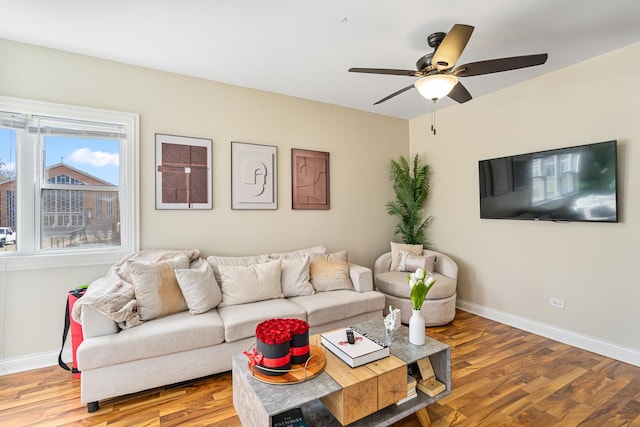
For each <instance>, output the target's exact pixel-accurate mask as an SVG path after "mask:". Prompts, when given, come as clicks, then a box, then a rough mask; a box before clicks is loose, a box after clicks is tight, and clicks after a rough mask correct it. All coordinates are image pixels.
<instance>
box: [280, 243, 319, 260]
mask: <svg viewBox="0 0 640 427" xmlns="http://www.w3.org/2000/svg"><path fill="white" fill-rule="evenodd" d="M326 253H327V248H325V247H324V246H322V245H318V246H313V247H310V248H305V249H298V250H297V251H293V252H282V253H279V254H271V255H269V258H272V259H278V258H280V259H292V258H302V257H305V256H308V255H311V254H326Z"/></svg>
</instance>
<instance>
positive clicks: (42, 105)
mask: <svg viewBox="0 0 640 427" xmlns="http://www.w3.org/2000/svg"><path fill="white" fill-rule="evenodd" d="M0 111H3V112H11V113H19V114H25V115H39V116H48V117H55V118H60V119H65V120H82V121H90V122H103V123H111V124H119V125H123V126H124V127H125V129H126V134H127V138H126V142H125V143H121V147H120V176H119V187H120V188H121V192H120V198H121V200H120V205H121V207H120V209H121V212H120V218H121V221H122V223H121V228H120V232H121V243H120V245H119V246H113V247H109V246H103V247H99V248H87V247H77V248H72V249H71V248H65V249H64V250H59V251H57V250H56V251H51V250H42V249H40V240H39V238H40V223H41V217H40V216H41V215H42V212H41V211H40V210H41V189H42V188H43V183H39V181H38V180H40V179H44V174H42V175H40V176H39V174H41V173H42V172H43V171H42V168H43V167H44V159H43V153H42V151H41V144H40V143H38V144H33V143H32V142H30V141H25V140H21V138H17V141H16V163H17V167H16V190H15V201H16V202H17V208H18V210H17V216H16V219H17V221H18V224H21V225H20V232H19V233H18V242H16V243H17V248H18V250H17V251H16V252H8V253H6V254H4V255H3V256H0V269H2V270H23V269H34V268H60V267H70V266H79V265H98V264H112V263H114V262H116V261H118V260H119V259H121V258H122V257H123V256H124V255H126V254H128V253H131V252H133V251H136V250H139V248H140V206H139V199H140V198H139V193H140V189H139V183H140V177H139V168H138V164H139V163H138V161H139V115H138V114H137V113H129V112H119V111H112V110H102V109H96V108H89V107H80V106H73V105H65V104H56V103H49V102H43V101H35V100H27V99H19V98H10V97H4V96H0ZM34 182H35V183H36V184H35V185H34ZM75 189H78V188H77V187H76V188H75Z"/></svg>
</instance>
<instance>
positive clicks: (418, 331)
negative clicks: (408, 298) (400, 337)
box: [409, 309, 425, 345]
mask: <svg viewBox="0 0 640 427" xmlns="http://www.w3.org/2000/svg"><path fill="white" fill-rule="evenodd" d="M411 311H412V314H411V318H410V319H409V342H410V343H411V344H413V345H424V337H425V335H424V318H423V317H422V314H421V313H420V310H413V309H412V310H411Z"/></svg>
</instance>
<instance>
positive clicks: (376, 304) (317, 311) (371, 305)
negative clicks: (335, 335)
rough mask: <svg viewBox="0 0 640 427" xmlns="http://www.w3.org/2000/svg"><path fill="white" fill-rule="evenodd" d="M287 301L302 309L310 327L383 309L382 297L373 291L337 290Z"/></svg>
mask: <svg viewBox="0 0 640 427" xmlns="http://www.w3.org/2000/svg"><path fill="white" fill-rule="evenodd" d="M289 301H291V302H293V303H295V304H298V305H299V306H300V307H302V308H304V311H306V313H307V322H308V323H309V325H310V326H317V325H324V324H325V323H330V322H335V321H336V320H341V319H347V318H350V317H353V316H357V315H358V314H363V313H370V312H374V311H378V310H382V309H383V308H384V295H382V294H381V293H380V292H375V291H368V292H355V291H348V290H337V291H333V292H321V293H317V294H315V295H312V296H302V297H293V298H289Z"/></svg>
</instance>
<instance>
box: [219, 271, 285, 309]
mask: <svg viewBox="0 0 640 427" xmlns="http://www.w3.org/2000/svg"><path fill="white" fill-rule="evenodd" d="M218 268H219V269H220V277H221V279H222V280H221V283H220V285H221V288H222V302H221V303H220V307H223V306H225V305H237V304H246V303H249V302H255V301H263V300H267V299H273V298H282V296H283V295H282V290H281V287H280V274H281V269H282V261H281V260H279V259H278V260H275V261H271V262H266V263H263V264H254V265H249V266H247V267H243V266H231V265H219V266H218Z"/></svg>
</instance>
